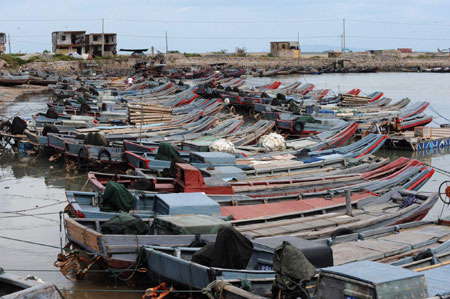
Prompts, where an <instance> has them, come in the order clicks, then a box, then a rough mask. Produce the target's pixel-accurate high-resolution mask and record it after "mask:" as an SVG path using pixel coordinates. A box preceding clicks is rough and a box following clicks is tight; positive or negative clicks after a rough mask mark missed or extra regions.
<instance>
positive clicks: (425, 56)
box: [415, 54, 433, 59]
mask: <svg viewBox="0 0 450 299" xmlns="http://www.w3.org/2000/svg"><path fill="white" fill-rule="evenodd" d="M415 58H417V59H431V58H433V56H432V55H427V54H420V55H417V56H416V57H415Z"/></svg>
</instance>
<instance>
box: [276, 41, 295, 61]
mask: <svg viewBox="0 0 450 299" xmlns="http://www.w3.org/2000/svg"><path fill="white" fill-rule="evenodd" d="M270 54H272V55H273V56H275V57H283V58H299V57H300V49H299V48H298V46H296V47H291V43H290V42H271V43H270Z"/></svg>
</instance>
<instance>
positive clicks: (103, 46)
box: [102, 18, 105, 56]
mask: <svg viewBox="0 0 450 299" xmlns="http://www.w3.org/2000/svg"><path fill="white" fill-rule="evenodd" d="M102 56H105V18H102Z"/></svg>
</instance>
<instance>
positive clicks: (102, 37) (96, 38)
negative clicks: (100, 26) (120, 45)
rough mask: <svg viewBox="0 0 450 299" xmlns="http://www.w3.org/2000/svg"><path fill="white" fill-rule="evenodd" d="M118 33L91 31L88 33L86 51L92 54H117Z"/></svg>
mask: <svg viewBox="0 0 450 299" xmlns="http://www.w3.org/2000/svg"><path fill="white" fill-rule="evenodd" d="M116 47H117V35H116V34H115V33H90V34H88V35H86V52H87V53H88V54H89V55H91V56H113V55H116V54H117V52H116Z"/></svg>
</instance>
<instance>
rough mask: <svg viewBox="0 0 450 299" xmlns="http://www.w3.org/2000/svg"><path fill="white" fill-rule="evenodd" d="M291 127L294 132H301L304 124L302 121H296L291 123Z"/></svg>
mask: <svg viewBox="0 0 450 299" xmlns="http://www.w3.org/2000/svg"><path fill="white" fill-rule="evenodd" d="M293 129H294V131H295V132H297V133H301V132H303V130H304V129H305V124H304V123H302V122H301V121H296V122H295V123H294V125H293Z"/></svg>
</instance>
